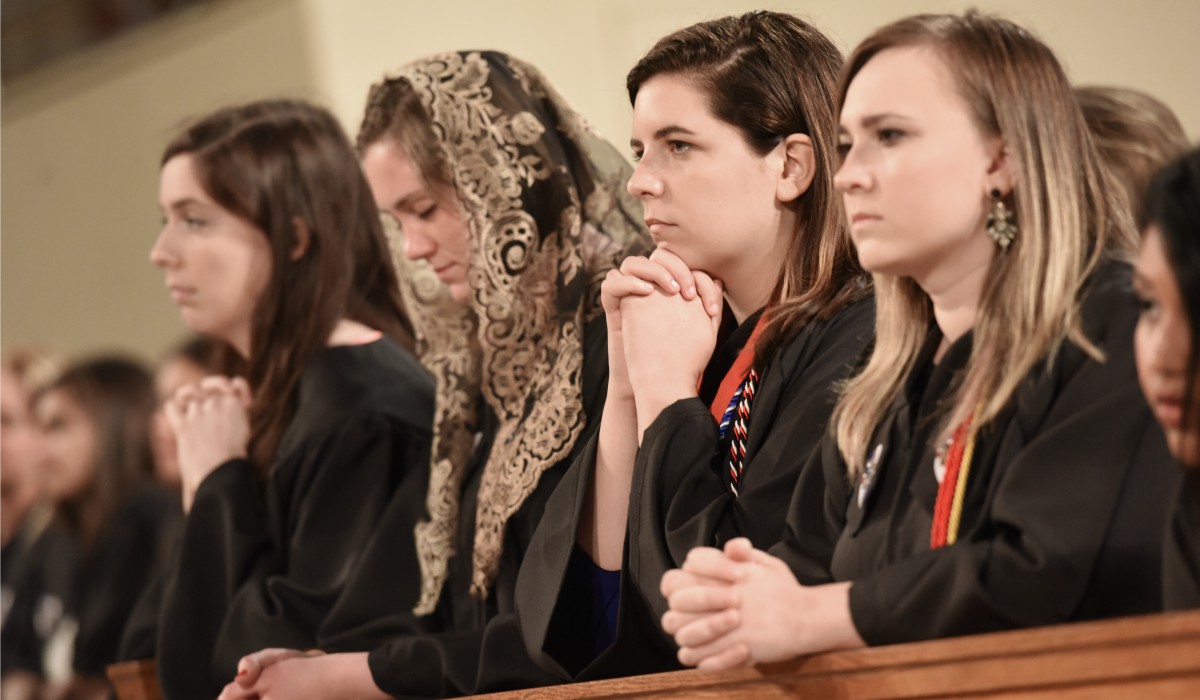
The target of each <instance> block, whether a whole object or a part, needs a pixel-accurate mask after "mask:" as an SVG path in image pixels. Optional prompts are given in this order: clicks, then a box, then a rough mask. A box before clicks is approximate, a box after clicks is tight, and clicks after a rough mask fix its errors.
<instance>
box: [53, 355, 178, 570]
mask: <svg viewBox="0 0 1200 700" xmlns="http://www.w3.org/2000/svg"><path fill="white" fill-rule="evenodd" d="M54 392H61V393H63V394H65V395H67V396H68V397H69V398H70V399H71V400H73V401H75V402H76V403H77V404H79V406H80V408H82V409H83V412H84V414H85V415H86V416H87V420H88V422H90V423H91V425H92V427H93V429H94V430H95V436H96V440H95V443H94V449H95V451H94V453H93V454H92V478H91V479H90V480H89V481H88V483H87V485H85V486H84V488H83V490H82V491H81V492H80V493H79V494H77V495H75V496H73V497H71V498H69V499H68V500H67V501H65V502H62V503H59V504H57V505H56V508H57V510H58V513H59V517H60V518H62V520H63V521H64V523H65V524H66V525H67V526H68V528H70V529H71V530H72V531H73V532H74V533H75V534H76V535H78V537H79V539H80V542H81V544H82V545H83V546H84V547H85V548H90V547H92V546H93V545H94V544H95V543H96V542H97V541H98V540H99V538H100V537H101V535H102V534H103V533H104V532H105V531H107V529H108V526H109V525H110V524H111V523H112V519H113V517H114V516H115V515H116V513H117V511H118V510H119V509H120V508H121V506H122V504H124V503H125V502H126V501H127V500H128V499H129V498H130V496H132V495H133V493H134V491H135V490H136V489H138V488H139V487H140V486H142V485H143V484H146V483H150V482H151V481H152V479H153V469H154V457H153V453H152V452H151V450H150V419H151V415H152V414H153V413H154V408H155V405H156V401H155V396H154V381H153V379H152V378H151V376H150V372H149V371H147V370H146V368H145V367H143V366H142V365H141V364H140V363H138V362H136V361H134V360H131V359H127V358H124V357H117V356H102V357H95V358H90V359H86V360H82V361H79V362H76V363H74V364H72V365H70V366H68V367H67V368H66V369H65V370H63V372H62V374H60V375H58V377H57V378H56V379H54V380H53V381H52V382H50V383H49V384H47V385H45V386H44V387H43V388H41V389H40V390H39V391H38V393H37V394H36V396H37V398H36V399H35V400H41V398H43V397H45V396H46V395H48V394H51V393H54Z"/></svg>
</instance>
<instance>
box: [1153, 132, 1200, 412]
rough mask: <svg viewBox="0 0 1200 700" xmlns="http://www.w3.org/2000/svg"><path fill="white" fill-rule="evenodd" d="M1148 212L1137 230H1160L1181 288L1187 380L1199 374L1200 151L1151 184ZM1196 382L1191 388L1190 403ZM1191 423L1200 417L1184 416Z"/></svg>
mask: <svg viewBox="0 0 1200 700" xmlns="http://www.w3.org/2000/svg"><path fill="white" fill-rule="evenodd" d="M1145 207H1146V208H1145V211H1144V212H1143V215H1142V217H1141V219H1140V220H1139V221H1138V226H1139V228H1141V229H1142V230H1143V231H1145V230H1146V228H1147V227H1149V226H1154V227H1156V228H1157V229H1158V231H1159V233H1160V235H1161V236H1162V242H1163V249H1164V250H1165V251H1166V254H1167V261H1168V263H1169V264H1170V265H1171V272H1172V273H1174V275H1175V281H1176V283H1177V284H1178V285H1179V296H1180V297H1181V298H1182V299H1183V307H1184V309H1185V310H1186V311H1187V316H1188V331H1189V332H1190V334H1191V339H1192V346H1191V351H1192V352H1191V356H1190V357H1189V358H1188V365H1187V369H1188V376H1189V377H1193V378H1194V377H1195V376H1196V374H1197V370H1200V148H1197V149H1193V150H1191V151H1189V152H1188V153H1186V154H1184V155H1183V156H1182V157H1180V158H1178V159H1176V160H1174V161H1172V162H1171V163H1169V164H1167V166H1166V167H1164V168H1163V169H1162V170H1160V171H1158V174H1157V175H1155V176H1154V178H1153V179H1152V180H1151V181H1150V187H1149V189H1148V190H1147V192H1146V197H1145ZM1194 388H1195V382H1194V381H1193V382H1190V383H1189V384H1188V397H1187V398H1188V399H1189V400H1188V401H1185V402H1184V406H1191V405H1192V402H1191V400H1190V399H1191V392H1192V391H1193V390H1194ZM1185 418H1186V419H1188V420H1190V421H1191V422H1192V423H1198V422H1200V416H1185Z"/></svg>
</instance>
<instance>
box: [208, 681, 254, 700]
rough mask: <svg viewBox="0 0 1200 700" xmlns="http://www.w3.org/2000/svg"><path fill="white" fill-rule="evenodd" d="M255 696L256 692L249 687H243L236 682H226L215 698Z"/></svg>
mask: <svg viewBox="0 0 1200 700" xmlns="http://www.w3.org/2000/svg"><path fill="white" fill-rule="evenodd" d="M257 697H258V695H257V693H255V691H254V690H252V689H250V688H243V687H242V686H241V685H239V684H238V683H227V684H226V685H225V687H224V688H223V689H222V690H221V694H220V695H218V696H217V700H254V699H255V698H257Z"/></svg>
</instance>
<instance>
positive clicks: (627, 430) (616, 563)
mask: <svg viewBox="0 0 1200 700" xmlns="http://www.w3.org/2000/svg"><path fill="white" fill-rule="evenodd" d="M620 394H621V390H620V388H619V387H618V388H616V389H615V390H614V388H613V387H612V386H610V387H609V394H608V398H607V400H606V402H605V406H604V415H603V416H602V417H601V419H600V434H599V439H598V441H597V450H596V469H595V473H594V475H593V483H592V490H591V497H590V499H589V500H588V502H587V504H586V505H585V507H584V512H583V516H582V522H581V523H580V527H579V534H578V537H577V542H578V544H579V546H580V547H582V548H583V550H584V551H585V552H587V553H588V555H589V556H590V557H591V559H592V561H593V562H595V563H596V564H597V565H599V566H600V567H601V568H604V569H608V570H610V571H612V570H616V569H620V568H621V557H622V550H623V549H624V543H625V527H626V520H627V518H628V510H629V489H630V486H631V483H632V480H633V463H634V458H635V457H636V456H637V418H636V416H635V413H634V402H633V400H632V397H631V396H621V395H620Z"/></svg>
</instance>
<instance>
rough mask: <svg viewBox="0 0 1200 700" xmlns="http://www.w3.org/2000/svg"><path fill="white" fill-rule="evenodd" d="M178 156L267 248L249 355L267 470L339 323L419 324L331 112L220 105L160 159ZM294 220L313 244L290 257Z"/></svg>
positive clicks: (258, 443)
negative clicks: (314, 363)
mask: <svg viewBox="0 0 1200 700" xmlns="http://www.w3.org/2000/svg"><path fill="white" fill-rule="evenodd" d="M181 154H188V155H190V156H191V157H192V159H193V163H194V167H195V169H196V174H197V177H198V179H199V181H200V183H201V186H202V187H203V188H204V190H205V192H207V193H208V195H209V196H211V197H212V198H213V200H214V201H216V202H217V203H218V204H219V205H221V206H222V207H224V208H225V209H227V210H228V211H230V212H231V213H233V214H234V215H236V216H239V217H241V218H242V219H244V220H245V221H247V222H249V223H250V224H252V225H253V226H254V227H255V228H257V229H258V230H260V231H261V232H262V233H263V235H264V236H265V237H266V238H267V240H268V242H269V243H270V245H271V255H272V262H271V275H270V279H269V280H268V282H267V285H266V288H265V289H264V290H263V293H262V297H261V298H260V299H259V300H258V304H257V305H256V307H255V309H254V314H253V320H252V328H251V333H250V356H249V357H248V358H246V359H247V363H246V378H247V380H248V381H249V383H250V387H251V389H252V390H253V394H254V403H253V405H252V406H251V409H250V431H251V432H250V445H249V453H250V458H251V460H252V461H253V462H254V463H255V464H256V466H257V467H258V468H259V469H260V470H262V471H263V472H264V473H265V472H266V471H267V470H268V469H269V468H270V466H271V464H272V463H273V462H274V460H275V457H276V451H277V450H278V447H279V442H280V440H281V439H282V437H283V433H284V431H285V430H286V429H287V426H288V424H289V423H290V422H291V419H292V417H293V415H294V414H295V402H296V390H297V386H298V383H299V380H300V375H301V373H302V371H303V369H304V365H305V363H306V362H307V361H308V359H309V358H310V357H312V356H313V355H314V354H315V353H316V352H317V351H318V350H320V349H321V348H322V347H324V346H325V344H326V342H328V339H329V336H330V334H331V333H332V332H333V329H334V326H335V325H336V324H337V322H338V321H339V320H340V319H342V318H350V319H353V320H355V321H358V322H361V323H364V324H366V325H369V326H373V327H375V328H379V329H381V330H383V331H384V332H385V333H388V334H389V335H391V336H392V337H394V338H395V339H396V340H398V341H399V342H401V343H402V344H405V345H407V346H408V347H411V346H412V335H411V327H410V325H409V323H408V321H407V319H406V318H405V316H404V313H403V311H402V310H401V306H400V296H399V294H400V292H399V287H398V284H397V281H396V272H395V269H394V268H393V267H392V258H391V254H390V252H389V249H388V246H387V241H386V240H385V238H384V233H383V228H382V224H381V222H380V219H379V214H378V212H377V211H376V209H375V202H374V200H373V198H372V196H371V190H370V187H369V186H368V185H367V182H366V179H365V178H364V177H363V174H362V171H361V170H360V169H359V165H358V160H357V158H356V157H355V154H354V149H353V148H352V147H351V145H350V141H349V139H348V138H347V137H346V134H345V132H344V131H343V130H342V128H341V126H340V125H339V124H338V122H337V120H336V119H334V117H333V116H332V115H331V114H330V113H329V112H327V111H326V110H324V109H321V108H319V107H315V106H313V105H310V104H307V103H304V102H294V101H286V100H271V101H263V102H255V103H251V104H247V105H243V106H238V107H230V108H226V109H222V110H219V111H217V112H215V113H213V114H211V115H209V116H207V117H205V118H204V119H202V120H200V121H199V122H197V123H195V124H194V125H192V126H191V127H190V128H188V129H187V130H186V131H184V132H183V133H182V134H180V135H179V136H178V137H177V138H176V139H175V140H174V141H172V142H171V143H170V144H169V145H168V146H167V148H166V149H165V151H164V152H163V157H162V162H163V163H164V164H165V163H166V162H167V161H168V160H170V159H171V158H174V157H175V156H177V155H181ZM297 222H300V223H301V224H302V225H303V226H304V227H305V228H306V229H307V230H308V234H309V245H308V249H307V251H306V252H305V254H304V255H303V256H302V257H300V258H299V259H297V260H293V259H292V253H293V251H294V250H295V247H296V243H297V238H296V236H297Z"/></svg>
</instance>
